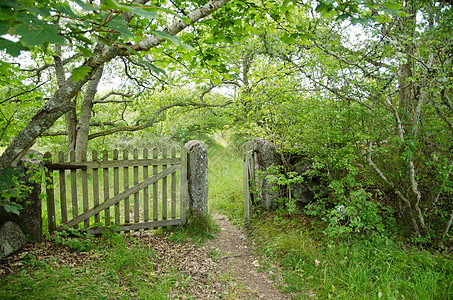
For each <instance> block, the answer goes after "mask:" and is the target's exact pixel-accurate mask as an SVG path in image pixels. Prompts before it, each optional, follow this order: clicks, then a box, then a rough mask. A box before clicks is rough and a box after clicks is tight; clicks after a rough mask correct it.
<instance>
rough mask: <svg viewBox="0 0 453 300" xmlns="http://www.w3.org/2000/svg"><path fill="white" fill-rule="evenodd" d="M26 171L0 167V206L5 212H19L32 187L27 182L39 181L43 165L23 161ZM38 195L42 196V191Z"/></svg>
mask: <svg viewBox="0 0 453 300" xmlns="http://www.w3.org/2000/svg"><path fill="white" fill-rule="evenodd" d="M28 158H29V159H32V158H36V155H34V154H30V155H29V156H28ZM25 167H26V171H25V172H23V170H22V169H21V168H15V167H8V168H0V206H1V207H3V209H4V210H5V211H6V212H10V213H13V214H16V215H19V214H20V210H22V209H23V208H24V207H23V205H22V204H24V205H28V204H29V203H22V202H24V201H23V200H24V199H25V198H26V197H27V196H28V195H30V193H31V192H32V190H33V187H32V186H31V185H30V184H28V183H39V184H40V183H41V180H42V175H43V174H44V171H45V167H43V166H39V165H35V164H30V163H29V162H25ZM40 197H44V194H43V193H42V194H41V195H40Z"/></svg>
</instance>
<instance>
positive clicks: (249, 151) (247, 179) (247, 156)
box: [242, 143, 256, 223]
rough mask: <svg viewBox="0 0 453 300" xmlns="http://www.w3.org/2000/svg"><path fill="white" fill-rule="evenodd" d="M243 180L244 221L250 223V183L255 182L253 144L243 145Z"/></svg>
mask: <svg viewBox="0 0 453 300" xmlns="http://www.w3.org/2000/svg"><path fill="white" fill-rule="evenodd" d="M242 150H243V157H242V159H243V162H242V169H243V178H244V221H245V222H246V223H247V222H248V221H250V201H252V203H253V202H254V194H253V193H252V190H253V187H252V186H251V182H253V181H255V180H256V178H255V156H254V155H253V144H252V143H245V144H244V145H243V149H242Z"/></svg>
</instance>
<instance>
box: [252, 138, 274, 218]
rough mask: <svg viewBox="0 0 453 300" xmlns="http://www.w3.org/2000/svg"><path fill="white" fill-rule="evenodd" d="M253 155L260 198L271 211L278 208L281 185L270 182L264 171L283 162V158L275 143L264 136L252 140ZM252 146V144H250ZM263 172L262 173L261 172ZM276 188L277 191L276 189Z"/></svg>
mask: <svg viewBox="0 0 453 300" xmlns="http://www.w3.org/2000/svg"><path fill="white" fill-rule="evenodd" d="M251 143H252V145H253V146H252V147H251V148H252V149H253V157H254V164H255V172H254V173H255V180H256V188H257V190H258V199H260V200H261V201H262V202H263V204H264V207H265V208H266V209H267V210H269V211H271V210H275V208H276V201H277V199H278V197H279V192H278V189H279V187H278V186H277V185H276V184H274V183H270V182H269V181H268V180H267V179H266V176H265V175H263V174H262V172H264V171H266V170H267V168H269V167H270V166H272V165H275V166H279V165H281V164H282V161H281V158H280V156H279V155H278V153H277V150H276V149H275V146H274V144H272V143H271V142H269V141H267V140H266V139H263V138H254V139H253V140H252V142H251ZM249 147H250V145H249ZM260 172H261V174H260ZM275 189H276V190H277V191H275Z"/></svg>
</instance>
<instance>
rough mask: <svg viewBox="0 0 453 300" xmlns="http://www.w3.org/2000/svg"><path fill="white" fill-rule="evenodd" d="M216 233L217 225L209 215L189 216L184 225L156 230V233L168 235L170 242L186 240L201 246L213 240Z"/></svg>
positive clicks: (217, 230)
mask: <svg viewBox="0 0 453 300" xmlns="http://www.w3.org/2000/svg"><path fill="white" fill-rule="evenodd" d="M217 232H219V225H218V224H217V223H216V222H215V221H214V220H213V219H212V217H211V216H210V215H206V216H198V215H193V214H189V216H188V218H187V224H186V225H180V226H176V227H168V228H165V229H159V230H158V233H162V234H165V235H168V236H169V240H170V241H172V242H177V243H180V242H182V241H186V240H188V241H191V242H192V243H195V244H198V245H201V244H203V243H204V242H205V241H206V240H208V239H210V240H212V239H215V234H216V233H217Z"/></svg>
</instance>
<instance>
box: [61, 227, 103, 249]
mask: <svg viewBox="0 0 453 300" xmlns="http://www.w3.org/2000/svg"><path fill="white" fill-rule="evenodd" d="M52 239H53V240H54V241H55V243H56V244H58V245H63V246H67V247H69V248H70V249H72V250H74V251H77V252H88V251H90V250H92V249H94V248H96V241H95V239H94V236H93V235H91V234H89V233H86V232H83V231H80V230H78V229H74V228H68V229H66V230H64V231H55V232H54V233H53V236H52Z"/></svg>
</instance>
